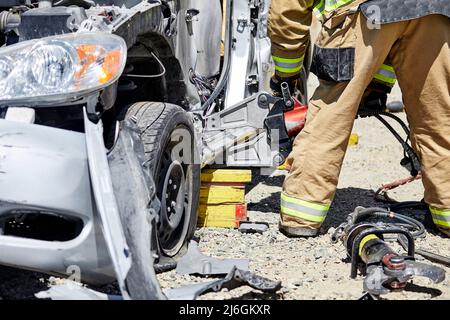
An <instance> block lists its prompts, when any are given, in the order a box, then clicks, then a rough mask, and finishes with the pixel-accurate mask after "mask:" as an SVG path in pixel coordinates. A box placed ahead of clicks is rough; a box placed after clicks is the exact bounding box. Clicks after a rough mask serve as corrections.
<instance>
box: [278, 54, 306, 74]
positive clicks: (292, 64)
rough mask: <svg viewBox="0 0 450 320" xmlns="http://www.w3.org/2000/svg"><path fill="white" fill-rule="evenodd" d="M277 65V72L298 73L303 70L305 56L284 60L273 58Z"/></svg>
mask: <svg viewBox="0 0 450 320" xmlns="http://www.w3.org/2000/svg"><path fill="white" fill-rule="evenodd" d="M272 59H273V61H274V63H275V70H277V71H279V72H283V73H297V72H299V71H300V70H302V67H303V60H304V59H305V56H304V55H303V56H301V57H298V58H282V57H278V56H272Z"/></svg>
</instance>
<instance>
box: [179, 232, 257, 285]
mask: <svg viewBox="0 0 450 320" xmlns="http://www.w3.org/2000/svg"><path fill="white" fill-rule="evenodd" d="M248 265H249V260H248V259H217V258H213V257H208V256H205V255H204V254H202V253H201V252H200V250H199V249H198V243H197V242H195V241H193V240H191V242H190V243H189V246H188V250H187V253H186V254H185V255H184V256H183V257H182V258H181V259H180V261H179V262H178V264H177V268H176V271H177V273H178V274H180V275H185V274H198V275H203V276H211V275H224V274H228V273H229V272H230V271H231V270H233V268H235V267H236V268H239V269H240V270H245V271H247V270H248Z"/></svg>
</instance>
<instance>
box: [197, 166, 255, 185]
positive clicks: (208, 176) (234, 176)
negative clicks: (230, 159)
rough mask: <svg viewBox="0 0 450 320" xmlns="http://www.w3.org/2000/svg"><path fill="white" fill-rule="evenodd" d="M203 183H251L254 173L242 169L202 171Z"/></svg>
mask: <svg viewBox="0 0 450 320" xmlns="http://www.w3.org/2000/svg"><path fill="white" fill-rule="evenodd" d="M201 181H202V182H251V181H252V171H251V170H241V169H206V170H202V174H201Z"/></svg>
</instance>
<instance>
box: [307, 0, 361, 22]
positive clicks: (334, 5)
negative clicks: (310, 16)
mask: <svg viewBox="0 0 450 320" xmlns="http://www.w3.org/2000/svg"><path fill="white" fill-rule="evenodd" d="M353 1H354V0H321V1H320V2H319V3H318V4H316V5H315V6H314V8H313V12H314V14H315V15H316V16H317V18H318V19H319V20H321V19H322V15H323V13H324V11H327V12H331V11H333V10H336V9H338V8H340V7H343V6H345V5H347V4H349V3H351V2H353Z"/></svg>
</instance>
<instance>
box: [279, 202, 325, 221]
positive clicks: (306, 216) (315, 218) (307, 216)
mask: <svg viewBox="0 0 450 320" xmlns="http://www.w3.org/2000/svg"><path fill="white" fill-rule="evenodd" d="M281 213H282V214H286V215H288V216H293V217H296V218H300V219H303V220H307V221H312V222H318V223H322V222H323V221H324V220H325V216H323V217H320V216H313V215H310V214H307V213H304V212H300V211H297V210H294V209H290V208H286V207H284V206H281Z"/></svg>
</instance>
